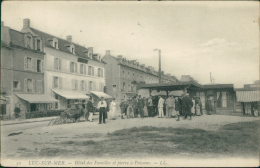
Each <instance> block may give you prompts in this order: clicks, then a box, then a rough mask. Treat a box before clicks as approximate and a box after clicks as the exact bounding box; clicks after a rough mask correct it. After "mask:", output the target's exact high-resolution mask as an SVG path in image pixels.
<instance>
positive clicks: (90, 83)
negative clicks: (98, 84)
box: [89, 81, 93, 91]
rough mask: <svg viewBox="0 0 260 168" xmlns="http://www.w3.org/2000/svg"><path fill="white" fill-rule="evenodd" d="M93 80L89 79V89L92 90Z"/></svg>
mask: <svg viewBox="0 0 260 168" xmlns="http://www.w3.org/2000/svg"><path fill="white" fill-rule="evenodd" d="M92 84H93V82H92V81H89V91H91V90H93V86H92Z"/></svg>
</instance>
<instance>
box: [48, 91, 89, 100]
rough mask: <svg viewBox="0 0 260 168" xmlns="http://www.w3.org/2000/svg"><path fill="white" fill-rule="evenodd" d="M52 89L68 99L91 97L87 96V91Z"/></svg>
mask: <svg viewBox="0 0 260 168" xmlns="http://www.w3.org/2000/svg"><path fill="white" fill-rule="evenodd" d="M52 91H53V92H55V93H57V94H58V95H60V96H62V97H64V98H66V99H89V96H87V95H86V93H83V92H77V91H72V90H61V89H52Z"/></svg>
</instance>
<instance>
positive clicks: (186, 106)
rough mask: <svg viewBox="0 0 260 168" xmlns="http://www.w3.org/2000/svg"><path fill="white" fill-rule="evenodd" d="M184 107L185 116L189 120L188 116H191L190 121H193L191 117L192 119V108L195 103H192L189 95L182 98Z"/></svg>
mask: <svg viewBox="0 0 260 168" xmlns="http://www.w3.org/2000/svg"><path fill="white" fill-rule="evenodd" d="M182 106H183V112H184V115H185V119H186V118H187V116H188V115H189V116H190V119H191V117H192V114H191V107H192V106H193V102H192V100H191V98H190V97H189V94H188V93H187V94H186V95H185V96H184V97H183V98H182Z"/></svg>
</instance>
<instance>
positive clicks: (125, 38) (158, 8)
mask: <svg viewBox="0 0 260 168" xmlns="http://www.w3.org/2000/svg"><path fill="white" fill-rule="evenodd" d="M28 9H30V10H28ZM258 17H259V3H258V2H142V3H139V2H127V3H126V2H72V1H69V2H50V1H48V2H29V1H28V2H27V1H24V2H17V1H15V2H12V1H11V2H3V3H2V18H1V19H2V21H4V24H5V26H9V27H10V28H12V29H15V30H19V31H20V30H21V29H22V27H23V19H25V18H29V19H30V21H31V27H33V28H35V29H38V30H40V31H43V32H46V33H49V34H52V35H55V36H57V37H60V38H63V39H66V36H67V35H72V41H73V42H74V43H78V44H79V45H81V46H86V47H93V48H94V53H100V54H101V55H102V56H103V55H105V50H110V53H111V55H113V56H117V55H122V56H123V57H125V58H127V59H129V60H136V59H137V60H138V61H139V62H140V64H145V65H146V66H153V67H155V69H156V70H158V51H153V50H154V49H155V48H158V49H161V55H162V71H164V72H165V73H170V74H171V75H174V76H176V77H177V78H178V79H179V80H180V79H181V75H190V76H191V77H193V78H194V79H195V80H197V81H198V82H199V83H201V84H206V83H210V75H209V73H210V72H212V76H213V78H214V79H215V82H216V83H233V84H234V86H235V87H236V88H237V87H243V85H244V84H248V83H253V82H254V81H255V80H258V79H259V24H258V22H259V20H258Z"/></svg>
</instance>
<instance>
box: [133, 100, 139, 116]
mask: <svg viewBox="0 0 260 168" xmlns="http://www.w3.org/2000/svg"><path fill="white" fill-rule="evenodd" d="M137 104H138V100H137V97H134V100H133V110H134V116H135V118H136V117H137V115H138V108H137Z"/></svg>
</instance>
